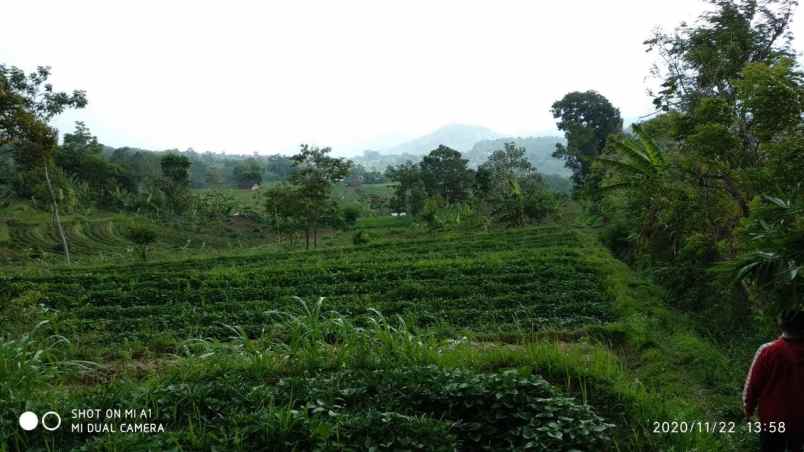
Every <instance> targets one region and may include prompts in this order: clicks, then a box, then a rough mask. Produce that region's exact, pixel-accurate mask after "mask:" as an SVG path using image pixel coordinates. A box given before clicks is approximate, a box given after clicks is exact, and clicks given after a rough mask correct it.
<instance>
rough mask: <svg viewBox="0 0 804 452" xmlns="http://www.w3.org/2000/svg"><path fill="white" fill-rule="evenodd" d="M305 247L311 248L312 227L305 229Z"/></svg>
mask: <svg viewBox="0 0 804 452" xmlns="http://www.w3.org/2000/svg"><path fill="white" fill-rule="evenodd" d="M304 249H306V250H309V249H310V228H307V229H305V230H304Z"/></svg>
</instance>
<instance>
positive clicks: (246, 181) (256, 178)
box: [232, 158, 262, 188]
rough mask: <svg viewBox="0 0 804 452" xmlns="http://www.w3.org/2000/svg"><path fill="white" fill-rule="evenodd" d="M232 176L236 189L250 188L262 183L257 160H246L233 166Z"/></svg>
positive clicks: (260, 168) (260, 170)
mask: <svg viewBox="0 0 804 452" xmlns="http://www.w3.org/2000/svg"><path fill="white" fill-rule="evenodd" d="M232 175H233V176H234V178H235V180H236V181H237V186H238V187H240V188H251V187H253V186H254V185H255V184H259V183H260V182H262V167H261V166H260V163H259V162H258V161H257V159H254V158H248V159H245V160H243V161H242V162H240V163H239V164H238V165H237V166H235V168H234V171H233V172H232Z"/></svg>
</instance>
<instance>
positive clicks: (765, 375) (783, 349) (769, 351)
mask: <svg viewBox="0 0 804 452" xmlns="http://www.w3.org/2000/svg"><path fill="white" fill-rule="evenodd" d="M779 324H780V326H781V329H782V336H781V337H779V338H778V339H776V340H775V341H773V342H768V343H767V344H764V345H762V346H761V347H759V349H758V350H757V352H756V354H755V355H754V360H753V362H752V363H751V367H750V368H749V370H748V375H747V376H746V379H745V387H744V389H743V410H744V412H745V416H746V417H747V418H748V419H750V418H751V417H752V416H753V415H754V412H755V411H757V415H758V417H759V422H760V423H761V424H760V425H761V432H760V437H759V441H760V444H761V447H762V451H763V452H764V451H795V452H801V451H802V450H804V312H802V311H801V310H795V311H788V312H786V313H785V314H783V315H782V316H781V318H780V321H779Z"/></svg>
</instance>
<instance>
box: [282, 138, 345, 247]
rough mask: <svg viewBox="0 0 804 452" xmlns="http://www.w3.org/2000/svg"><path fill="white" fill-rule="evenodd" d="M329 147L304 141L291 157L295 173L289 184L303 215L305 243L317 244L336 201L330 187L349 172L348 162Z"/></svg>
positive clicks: (315, 245)
mask: <svg viewBox="0 0 804 452" xmlns="http://www.w3.org/2000/svg"><path fill="white" fill-rule="evenodd" d="M331 151H332V150H331V149H330V148H323V149H322V148H318V147H314V146H309V145H306V144H303V145H302V146H301V150H300V151H299V153H298V154H296V155H294V156H292V157H291V160H292V161H293V163H294V166H295V172H294V173H293V174H292V175H291V176H290V179H289V181H290V183H291V184H293V185H295V186H296V187H298V189H299V192H298V196H299V198H298V201H299V203H300V212H302V214H303V216H304V218H303V223H304V231H305V246H306V248H308V249H309V248H310V239H311V238H312V239H313V246H314V247H317V246H318V230H319V228H320V227H321V226H322V224H323V223H324V220H325V219H326V218H327V217H330V216H331V215H332V213H333V211H334V210H335V208H336V206H335V202H334V201H333V200H332V199H330V195H331V193H332V187H333V185H334V184H335V183H337V182H340V181H341V180H343V178H344V177H346V176H347V175H348V174H349V170H350V168H351V162H349V161H348V160H345V159H342V158H333V157H330V156H329V155H327V154H329V153H330V152H331Z"/></svg>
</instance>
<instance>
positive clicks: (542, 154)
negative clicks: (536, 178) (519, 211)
mask: <svg viewBox="0 0 804 452" xmlns="http://www.w3.org/2000/svg"><path fill="white" fill-rule="evenodd" d="M508 142H514V143H515V144H516V145H517V146H520V147H524V148H525V157H526V158H527V159H528V161H529V162H530V163H531V164H532V165H533V166H534V167H535V168H536V170H537V171H539V172H540V173H542V174H555V175H558V176H562V177H569V176H570V175H571V174H572V172H571V171H570V170H569V169H567V167H566V166H564V161H563V160H560V159H557V158H555V157H553V151H555V149H556V143H564V139H563V138H561V137H524V138H522V137H518V138H497V139H493V140H481V141H478V142H477V143H475V144H474V146H472V148H471V149H470V150H469V151H467V152H464V153H463V157H464V158H465V159H468V160H469V166H471V167H473V168H476V167H477V166H479V165H480V164H482V163H483V162H485V161H486V160H487V159H488V158H489V156H490V155H491V153H492V152H494V151H496V150H499V149H504V148H505V143H508Z"/></svg>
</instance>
